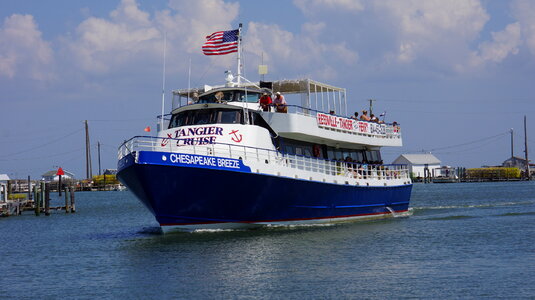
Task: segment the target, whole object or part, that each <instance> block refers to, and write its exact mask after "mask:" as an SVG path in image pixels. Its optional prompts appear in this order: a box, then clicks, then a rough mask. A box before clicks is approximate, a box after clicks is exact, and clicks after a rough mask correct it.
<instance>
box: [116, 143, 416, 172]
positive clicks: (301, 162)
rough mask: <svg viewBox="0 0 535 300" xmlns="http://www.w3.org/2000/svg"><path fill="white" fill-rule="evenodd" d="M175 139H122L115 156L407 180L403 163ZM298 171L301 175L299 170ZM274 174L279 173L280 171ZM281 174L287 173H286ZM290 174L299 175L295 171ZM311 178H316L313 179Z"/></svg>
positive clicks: (406, 170) (405, 167)
mask: <svg viewBox="0 0 535 300" xmlns="http://www.w3.org/2000/svg"><path fill="white" fill-rule="evenodd" d="M177 141H178V140H177V139H173V138H161V137H150V136H136V137H133V138H131V139H130V140H128V141H125V142H124V143H123V144H122V145H121V146H120V147H119V152H118V156H119V159H121V158H123V157H124V156H126V155H128V154H130V153H136V152H138V151H161V152H172V153H185V154H194V155H204V156H216V157H224V158H233V159H240V160H244V161H251V160H256V161H257V162H260V163H264V164H266V165H271V166H272V167H273V166H274V167H287V168H290V169H293V170H302V171H308V172H310V173H306V174H308V175H310V174H311V175H313V176H316V175H329V176H335V177H341V178H355V179H377V180H394V179H407V180H408V179H409V172H408V169H407V166H406V165H394V164H391V165H373V164H361V163H356V162H344V161H336V160H326V159H321V158H315V157H308V156H302V155H292V154H285V153H281V152H279V151H276V150H271V149H263V148H255V147H249V146H239V145H233V144H224V143H214V144H207V145H188V146H177ZM253 172H254V170H253ZM300 174H303V172H301V173H300ZM277 175H281V174H280V172H278V173H277ZM284 175H285V176H287V175H288V174H284ZM292 176H299V175H298V174H297V173H296V174H295V175H292ZM309 177H311V176H309ZM309 177H306V178H305V177H303V178H301V179H310V178H309ZM297 178H299V177H297ZM314 179H315V180H317V178H314Z"/></svg>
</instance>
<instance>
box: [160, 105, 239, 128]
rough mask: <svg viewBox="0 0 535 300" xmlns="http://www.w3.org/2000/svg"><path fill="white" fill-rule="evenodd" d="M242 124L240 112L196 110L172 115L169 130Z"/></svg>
mask: <svg viewBox="0 0 535 300" xmlns="http://www.w3.org/2000/svg"><path fill="white" fill-rule="evenodd" d="M215 123H221V124H243V118H242V113H241V110H235V109H220V108H218V109H198V110H186V111H182V112H179V113H178V114H174V115H173V117H172V118H171V121H170V122H169V128H175V127H179V126H191V125H205V124H215Z"/></svg>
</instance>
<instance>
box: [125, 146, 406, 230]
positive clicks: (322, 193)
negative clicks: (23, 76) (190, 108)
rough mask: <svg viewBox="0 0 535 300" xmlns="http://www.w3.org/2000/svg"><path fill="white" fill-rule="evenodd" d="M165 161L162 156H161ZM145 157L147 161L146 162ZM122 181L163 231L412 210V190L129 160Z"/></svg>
mask: <svg viewBox="0 0 535 300" xmlns="http://www.w3.org/2000/svg"><path fill="white" fill-rule="evenodd" d="M157 155H159V156H161V154H157ZM144 157H145V158H144ZM117 177H118V178H119V180H120V181H121V182H122V183H123V184H125V185H126V186H127V187H128V188H129V189H130V190H131V191H132V192H133V193H134V194H135V195H136V196H137V197H138V198H139V199H140V200H141V202H142V203H143V204H144V205H145V206H146V207H147V208H148V209H149V210H150V211H151V212H152V213H153V214H154V216H155V217H156V220H157V221H158V222H159V223H160V225H161V226H172V225H180V226H185V225H186V226H187V225H200V224H214V223H278V222H283V223H284V222H293V221H314V220H324V219H334V218H352V217H359V216H374V215H385V214H390V213H391V211H390V210H389V208H390V209H392V210H393V211H395V212H405V211H407V210H408V206H409V199H410V194H411V189H412V185H411V184H408V185H402V186H388V187H364V186H349V185H337V184H329V183H322V182H311V181H307V180H299V179H292V178H286V177H277V176H272V175H265V174H255V173H250V172H247V171H243V168H242V171H231V170H226V169H217V168H207V167H200V166H198V165H197V166H191V165H190V166H188V165H172V164H170V163H165V164H162V163H161V162H155V161H154V159H153V158H150V157H149V156H140V158H139V161H138V162H137V163H134V162H133V157H132V156H131V155H128V156H126V157H124V158H123V159H121V161H119V172H118V174H117Z"/></svg>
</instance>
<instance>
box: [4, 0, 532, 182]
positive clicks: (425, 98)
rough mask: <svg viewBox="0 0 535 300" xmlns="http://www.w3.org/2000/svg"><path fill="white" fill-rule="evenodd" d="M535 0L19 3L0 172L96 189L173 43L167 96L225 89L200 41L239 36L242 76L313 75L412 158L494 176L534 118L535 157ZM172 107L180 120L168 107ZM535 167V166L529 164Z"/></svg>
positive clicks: (226, 62)
mask: <svg viewBox="0 0 535 300" xmlns="http://www.w3.org/2000/svg"><path fill="white" fill-rule="evenodd" d="M534 15H535V1H528V0H511V1H490V0H451V1H441V0H425V1H424V0H391V1H387V0H385V1H364V0H353V1H351V0H294V1H281V0H277V1H270V2H269V3H268V2H260V1H220V0H201V1H188V0H184V1H179V0H170V1H164V0H156V1H154V0H153V1H146V0H137V1H136V0H122V1H119V0H117V1H85V0H82V1H69V0H51V1H12V0H4V1H1V2H0V91H1V93H0V173H7V174H9V175H10V176H11V177H19V178H24V177H26V176H27V175H31V176H32V177H33V178H37V177H38V176H40V175H41V174H43V173H45V172H46V171H48V170H50V169H53V168H55V166H62V167H63V168H64V169H66V170H69V171H71V172H73V173H75V174H76V176H77V177H78V178H83V177H84V176H85V161H84V158H85V154H84V141H85V137H84V131H83V121H84V120H89V127H90V135H91V142H92V153H93V173H97V172H98V164H97V156H96V153H97V151H96V144H97V141H100V143H101V144H102V146H101V161H102V168H103V169H104V168H116V151H117V147H118V146H119V145H120V144H121V142H122V141H124V140H126V139H128V138H130V137H132V136H134V135H143V134H144V132H143V129H144V128H145V127H146V126H149V125H150V126H152V127H153V128H154V127H155V124H156V118H155V116H156V115H158V114H159V113H160V111H161V88H162V47H163V33H164V32H166V33H167V42H168V44H167V45H168V47H167V64H166V68H167V69H166V92H167V95H166V99H167V103H168V104H169V103H170V99H171V97H170V91H171V90H172V89H175V88H184V87H187V82H188V77H187V70H188V64H189V61H190V60H191V62H192V77H191V81H192V85H201V84H205V83H206V84H220V83H222V81H223V71H224V70H226V69H235V57H234V56H233V55H227V56H221V57H207V56H204V55H203V54H202V52H201V46H202V43H203V41H204V37H205V36H206V35H208V34H210V33H212V32H214V31H217V30H225V29H232V28H236V27H237V25H238V23H243V24H244V58H245V75H246V77H248V78H249V79H251V80H258V78H259V76H258V75H257V71H256V70H257V66H258V64H259V63H260V58H261V56H262V54H263V56H264V62H265V63H266V64H267V65H268V67H269V74H268V75H267V77H266V79H271V80H278V79H291V78H304V77H310V78H313V79H315V80H318V81H323V82H326V83H330V84H332V85H335V86H340V87H346V88H347V89H348V99H349V104H348V105H349V110H350V111H355V110H358V111H360V110H362V109H364V108H367V106H368V104H367V103H368V102H367V99H370V98H373V99H376V102H375V103H374V110H375V111H376V112H383V111H386V112H387V121H397V122H399V123H401V125H402V130H403V137H404V146H403V147H402V148H388V149H386V148H385V149H383V157H384V159H385V161H386V162H391V161H392V160H394V159H395V158H396V157H397V156H398V155H399V154H401V153H415V152H417V151H432V152H433V153H434V154H435V155H436V156H437V157H438V158H439V159H440V160H442V162H443V164H446V165H451V166H465V167H479V166H481V165H497V164H500V163H501V162H502V161H503V160H505V159H507V158H508V157H509V156H510V148H509V147H510V146H509V145H510V138H509V135H508V133H507V132H508V131H509V130H510V128H514V130H515V154H516V155H518V156H523V152H522V151H523V132H522V131H523V116H524V115H527V117H528V133H529V134H530V135H531V136H532V138H529V143H528V147H530V148H531V149H533V155H535V142H534V141H535V137H534V134H535V96H534V95H535V18H533V16H534ZM168 108H169V106H168ZM533 155H532V157H533Z"/></svg>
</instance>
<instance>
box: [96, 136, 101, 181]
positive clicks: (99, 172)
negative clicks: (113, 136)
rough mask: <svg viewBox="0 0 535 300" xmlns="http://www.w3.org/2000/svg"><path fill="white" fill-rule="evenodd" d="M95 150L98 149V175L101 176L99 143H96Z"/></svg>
mask: <svg viewBox="0 0 535 300" xmlns="http://www.w3.org/2000/svg"><path fill="white" fill-rule="evenodd" d="M97 148H98V175H102V174H101V169H100V141H98V142H97Z"/></svg>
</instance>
